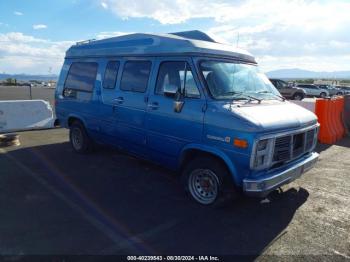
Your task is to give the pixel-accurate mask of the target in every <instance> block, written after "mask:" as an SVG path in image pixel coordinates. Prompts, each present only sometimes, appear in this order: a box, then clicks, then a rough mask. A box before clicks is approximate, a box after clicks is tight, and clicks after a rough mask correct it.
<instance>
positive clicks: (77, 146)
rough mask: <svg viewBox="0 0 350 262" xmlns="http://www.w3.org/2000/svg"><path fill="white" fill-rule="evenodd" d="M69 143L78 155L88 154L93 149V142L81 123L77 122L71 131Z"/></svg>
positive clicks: (71, 127)
mask: <svg viewBox="0 0 350 262" xmlns="http://www.w3.org/2000/svg"><path fill="white" fill-rule="evenodd" d="M69 141H70V144H71V146H72V148H73V149H74V151H76V152H78V153H88V152H90V151H91V149H92V141H91V139H90V138H89V136H88V134H87V132H86V130H85V127H84V125H83V124H82V123H80V122H79V121H75V122H74V123H73V124H72V125H71V126H70V129H69Z"/></svg>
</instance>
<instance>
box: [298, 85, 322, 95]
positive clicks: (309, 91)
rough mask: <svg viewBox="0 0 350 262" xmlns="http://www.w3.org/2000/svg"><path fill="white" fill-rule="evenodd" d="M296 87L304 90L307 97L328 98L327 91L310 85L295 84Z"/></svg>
mask: <svg viewBox="0 0 350 262" xmlns="http://www.w3.org/2000/svg"><path fill="white" fill-rule="evenodd" d="M297 87H299V88H302V89H304V91H305V93H306V96H309V97H322V98H325V97H327V96H329V92H328V90H325V89H321V88H319V87H317V86H315V85H312V84H297Z"/></svg>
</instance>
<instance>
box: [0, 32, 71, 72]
mask: <svg viewBox="0 0 350 262" xmlns="http://www.w3.org/2000/svg"><path fill="white" fill-rule="evenodd" d="M0 43H1V45H0V72H9V73H22V72H25V73H32V74H47V73H48V70H49V68H52V72H54V73H58V72H59V70H60V67H61V65H62V63H63V58H64V55H65V51H66V50H67V49H68V48H69V47H70V46H71V45H72V44H74V43H75V42H73V41H50V40H47V39H41V38H35V37H33V36H30V35H25V34H23V33H20V32H11V33H6V34H1V33H0Z"/></svg>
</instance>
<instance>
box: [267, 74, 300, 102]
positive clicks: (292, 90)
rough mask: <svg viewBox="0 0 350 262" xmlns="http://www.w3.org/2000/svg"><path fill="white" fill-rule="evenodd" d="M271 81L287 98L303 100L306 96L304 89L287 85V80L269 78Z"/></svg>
mask: <svg viewBox="0 0 350 262" xmlns="http://www.w3.org/2000/svg"><path fill="white" fill-rule="evenodd" d="M270 81H271V83H272V84H273V85H274V86H275V87H276V88H277V90H278V91H279V92H280V93H281V95H282V96H284V97H285V98H287V99H292V100H303V99H304V97H305V96H306V94H305V91H304V90H303V89H302V88H298V87H294V86H290V85H288V83H287V82H285V81H283V80H281V79H271V78H270Z"/></svg>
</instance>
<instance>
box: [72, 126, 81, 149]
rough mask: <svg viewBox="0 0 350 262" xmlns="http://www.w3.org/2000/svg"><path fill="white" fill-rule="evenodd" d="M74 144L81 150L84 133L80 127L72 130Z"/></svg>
mask: <svg viewBox="0 0 350 262" xmlns="http://www.w3.org/2000/svg"><path fill="white" fill-rule="evenodd" d="M72 144H73V147H74V148H75V149H76V150H80V149H81V148H82V147H83V134H82V132H81V130H80V129H79V128H74V129H73V130H72Z"/></svg>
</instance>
